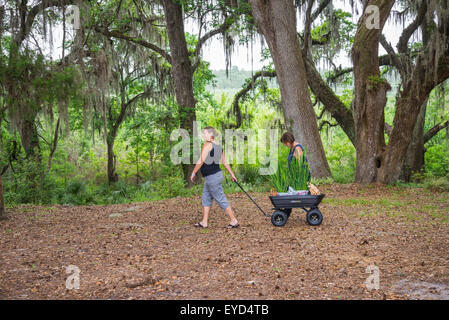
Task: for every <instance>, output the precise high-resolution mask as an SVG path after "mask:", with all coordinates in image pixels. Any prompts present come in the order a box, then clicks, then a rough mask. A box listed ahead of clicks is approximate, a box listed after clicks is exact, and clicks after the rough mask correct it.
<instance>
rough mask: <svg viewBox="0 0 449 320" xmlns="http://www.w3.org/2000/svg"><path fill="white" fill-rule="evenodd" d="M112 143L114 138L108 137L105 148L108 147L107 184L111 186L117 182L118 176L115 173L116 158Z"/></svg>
mask: <svg viewBox="0 0 449 320" xmlns="http://www.w3.org/2000/svg"><path fill="white" fill-rule="evenodd" d="M114 141H115V137H114V136H111V135H108V137H107V147H108V182H109V184H112V183H114V182H117V181H118V175H117V172H116V157H115V154H114Z"/></svg>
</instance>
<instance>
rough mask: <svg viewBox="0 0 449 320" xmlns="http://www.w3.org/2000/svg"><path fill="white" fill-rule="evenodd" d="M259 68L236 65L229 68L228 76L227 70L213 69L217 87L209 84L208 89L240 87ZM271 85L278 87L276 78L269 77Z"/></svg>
mask: <svg viewBox="0 0 449 320" xmlns="http://www.w3.org/2000/svg"><path fill="white" fill-rule="evenodd" d="M257 71H258V70H254V71H251V70H242V69H239V68H238V67H236V66H234V67H232V68H231V69H229V70H228V76H226V70H212V72H213V74H214V75H215V77H216V78H215V83H216V87H212V86H209V87H208V88H207V89H208V90H211V89H214V88H215V89H240V88H241V87H242V85H243V84H244V83H245V80H246V79H250V78H251V77H252V76H253V74H254V73H256V72H257ZM267 81H268V85H269V86H270V87H277V86H278V85H277V82H276V80H275V79H273V78H270V79H267Z"/></svg>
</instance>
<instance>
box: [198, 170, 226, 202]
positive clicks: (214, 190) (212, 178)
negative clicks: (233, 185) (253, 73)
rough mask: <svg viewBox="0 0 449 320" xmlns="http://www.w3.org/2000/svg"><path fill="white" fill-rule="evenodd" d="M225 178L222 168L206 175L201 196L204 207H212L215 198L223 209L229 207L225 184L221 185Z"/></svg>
mask: <svg viewBox="0 0 449 320" xmlns="http://www.w3.org/2000/svg"><path fill="white" fill-rule="evenodd" d="M223 179H224V177H223V172H222V171H221V170H220V171H218V172H216V173H214V174H211V175H208V176H205V177H204V180H205V181H204V188H203V194H202V196H201V202H202V204H203V207H212V202H213V200H214V199H215V201H217V203H218V205H219V206H220V207H221V208H222V209H223V210H225V209H226V208H227V207H229V202H228V200H227V199H226V195H225V194H224V190H223V186H222V185H221V183H222V182H223Z"/></svg>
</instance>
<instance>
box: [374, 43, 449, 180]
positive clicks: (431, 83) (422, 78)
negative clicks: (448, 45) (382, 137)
mask: <svg viewBox="0 0 449 320" xmlns="http://www.w3.org/2000/svg"><path fill="white" fill-rule="evenodd" d="M446 54H447V55H446V56H445V57H442V58H440V59H439V63H438V66H437V67H433V66H435V64H436V63H435V58H436V53H435V50H434V51H433V54H431V55H429V56H427V58H425V57H424V56H422V55H421V56H418V58H417V62H416V67H415V69H414V70H413V74H412V75H411V78H410V80H409V81H408V82H407V85H406V87H405V88H404V90H402V91H401V92H400V95H399V97H398V98H397V99H396V112H395V116H394V122H393V131H392V132H391V137H390V141H389V143H388V147H387V149H386V150H385V154H384V165H383V166H382V167H381V168H380V169H379V179H378V181H379V182H381V183H391V182H395V181H397V180H398V179H399V176H400V174H401V169H402V166H403V164H404V160H405V157H406V152H407V149H408V147H409V144H410V142H411V140H412V135H413V131H414V129H415V124H416V121H417V119H418V114H419V113H420V110H421V106H422V105H423V103H424V102H425V101H426V100H427V99H428V97H429V95H430V92H431V91H432V90H433V89H434V88H435V87H437V86H438V85H439V84H440V83H442V82H443V81H445V80H446V79H448V78H449V51H448V52H447V53H446Z"/></svg>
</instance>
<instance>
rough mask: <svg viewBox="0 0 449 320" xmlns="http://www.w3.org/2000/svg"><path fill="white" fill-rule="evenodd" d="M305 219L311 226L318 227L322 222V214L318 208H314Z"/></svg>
mask: <svg viewBox="0 0 449 320" xmlns="http://www.w3.org/2000/svg"><path fill="white" fill-rule="evenodd" d="M306 218H307V222H308V223H309V224H310V225H311V226H319V225H320V224H321V222H323V214H322V213H321V211H320V210H318V208H314V209H312V210H310V211H309V212H307V215H306Z"/></svg>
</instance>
